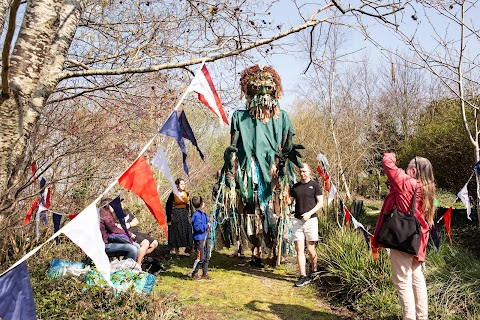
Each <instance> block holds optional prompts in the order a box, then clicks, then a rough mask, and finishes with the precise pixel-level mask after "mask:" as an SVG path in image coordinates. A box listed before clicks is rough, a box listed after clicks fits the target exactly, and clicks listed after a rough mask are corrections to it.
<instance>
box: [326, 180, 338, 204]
mask: <svg viewBox="0 0 480 320" xmlns="http://www.w3.org/2000/svg"><path fill="white" fill-rule="evenodd" d="M335 193H337V188H336V187H335V185H333V184H332V186H331V188H330V193H329V194H328V201H327V202H328V204H330V202H332V201H333V199H334V198H335Z"/></svg>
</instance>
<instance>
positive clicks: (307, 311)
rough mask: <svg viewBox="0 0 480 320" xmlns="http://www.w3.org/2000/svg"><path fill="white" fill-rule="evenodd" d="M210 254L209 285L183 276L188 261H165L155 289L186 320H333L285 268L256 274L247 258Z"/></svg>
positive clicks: (309, 288) (311, 288)
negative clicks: (173, 300)
mask: <svg viewBox="0 0 480 320" xmlns="http://www.w3.org/2000/svg"><path fill="white" fill-rule="evenodd" d="M228 253H229V252H227V251H226V250H222V251H220V252H214V253H213V255H212V258H211V261H210V267H209V275H210V276H211V277H213V278H214V280H212V281H193V280H190V279H189V278H188V276H187V273H188V272H190V271H191V265H192V264H193V258H181V259H180V260H170V261H169V262H168V263H167V264H166V268H167V271H166V272H165V273H163V274H162V276H161V278H160V279H159V281H157V284H156V287H155V290H158V291H159V292H162V293H164V294H169V295H172V296H175V297H177V299H178V300H179V301H180V303H181V304H182V305H183V315H184V317H185V319H232V320H233V319H291V318H292V316H294V318H295V319H313V318H317V319H326V320H327V319H338V317H337V316H335V315H334V314H332V313H330V312H329V309H328V307H325V306H323V305H322V301H321V300H319V299H318V298H317V294H316V291H315V287H314V286H307V287H302V288H295V287H293V283H294V281H295V276H294V274H291V273H288V272H286V270H285V269H286V268H285V266H280V267H276V268H272V267H267V268H265V269H255V268H253V267H251V266H250V265H249V263H248V262H249V260H248V259H241V258H230V257H228Z"/></svg>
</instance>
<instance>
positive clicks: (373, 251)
mask: <svg viewBox="0 0 480 320" xmlns="http://www.w3.org/2000/svg"><path fill="white" fill-rule="evenodd" d="M374 243H375V238H374V237H373V236H372V235H370V248H372V255H373V260H377V259H378V248H377V247H376V246H375V245H374Z"/></svg>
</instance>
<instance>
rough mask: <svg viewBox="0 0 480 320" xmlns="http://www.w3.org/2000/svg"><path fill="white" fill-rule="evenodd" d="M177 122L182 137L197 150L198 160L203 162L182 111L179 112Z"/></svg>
mask: <svg viewBox="0 0 480 320" xmlns="http://www.w3.org/2000/svg"><path fill="white" fill-rule="evenodd" d="M178 122H179V123H180V128H181V130H182V137H183V138H185V139H187V140H189V141H190V142H191V143H192V144H193V145H194V146H195V147H196V148H197V151H198V153H199V154H200V158H202V160H205V156H204V155H203V153H202V151H200V148H199V147H198V144H197V139H195V135H194V134H193V130H192V127H190V123H188V120H187V116H186V115H185V112H184V111H183V110H182V112H180V118H179V119H178Z"/></svg>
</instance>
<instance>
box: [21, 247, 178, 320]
mask: <svg viewBox="0 0 480 320" xmlns="http://www.w3.org/2000/svg"><path fill="white" fill-rule="evenodd" d="M42 250H43V254H42V255H38V254H37V256H36V257H35V258H31V259H29V260H28V266H29V272H30V280H31V283H32V289H33V295H34V299H35V306H36V310H37V317H38V319H163V320H170V319H180V318H181V310H180V309H181V308H180V307H181V306H180V303H179V302H178V301H176V300H175V299H174V298H172V297H169V296H166V295H161V294H159V293H156V292H151V293H150V294H149V296H148V297H145V296H143V295H141V294H138V293H136V292H133V291H127V292H125V293H122V294H121V295H120V296H115V295H114V293H113V290H112V289H110V288H99V287H91V288H88V289H87V288H86V287H85V286H84V283H83V281H80V280H77V279H76V278H75V277H71V276H65V277H62V278H58V279H49V278H47V271H48V268H49V265H50V262H51V260H52V259H54V258H60V259H67V260H70V261H81V260H82V258H84V255H83V254H82V253H81V251H80V249H79V248H78V247H77V246H76V245H75V244H73V243H72V242H70V241H69V240H68V239H65V238H63V239H62V242H61V243H60V244H59V245H55V243H54V242H50V243H48V244H46V245H45V246H44V248H42ZM157 281H158V279H157Z"/></svg>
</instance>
